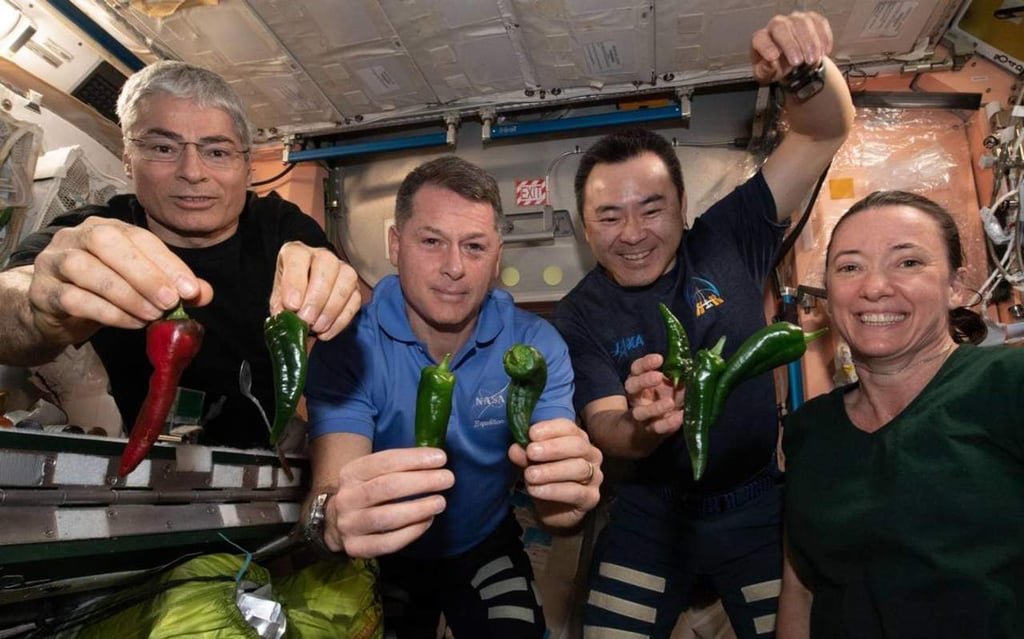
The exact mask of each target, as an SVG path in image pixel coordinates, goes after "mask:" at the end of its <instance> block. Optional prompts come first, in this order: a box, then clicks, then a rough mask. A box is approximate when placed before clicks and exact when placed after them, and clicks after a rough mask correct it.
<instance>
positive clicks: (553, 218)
mask: <svg viewBox="0 0 1024 639" xmlns="http://www.w3.org/2000/svg"><path fill="white" fill-rule="evenodd" d="M538 217H540V218H541V220H542V228H541V230H539V231H526V230H523V231H519V232H516V225H517V220H523V221H525V220H535V219H537V218H538ZM503 231H504V233H503V239H504V241H505V243H506V244H518V243H523V242H543V241H546V240H553V239H555V238H558V237H572V236H573V235H574V234H575V233H574V231H573V227H572V219H571V218H570V217H569V211H566V210H565V209H558V210H557V211H555V210H553V209H552V207H551V206H550V205H547V206H545V207H544V209H543V210H542V211H528V212H525V213H507V214H505V226H504V228H503Z"/></svg>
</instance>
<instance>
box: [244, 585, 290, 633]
mask: <svg viewBox="0 0 1024 639" xmlns="http://www.w3.org/2000/svg"><path fill="white" fill-rule="evenodd" d="M261 590H262V589H261ZM257 592H258V591H257ZM236 603H237V605H238V609H239V610H240V611H241V612H242V617H243V618H244V619H245V621H246V623H248V624H249V625H250V626H252V627H253V629H254V630H255V631H256V632H257V633H258V634H259V636H260V637H262V639H281V638H282V637H284V631H285V628H287V626H288V618H287V617H285V615H284V609H283V608H282V607H281V604H279V603H278V602H276V601H274V600H273V599H270V598H268V597H265V596H262V595H258V594H255V593H249V592H242V593H239V595H238V597H237V599H236Z"/></svg>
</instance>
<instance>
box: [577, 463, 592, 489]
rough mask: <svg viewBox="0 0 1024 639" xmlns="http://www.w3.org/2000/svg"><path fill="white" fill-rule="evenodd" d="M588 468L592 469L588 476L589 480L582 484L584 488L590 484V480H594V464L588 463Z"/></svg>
mask: <svg viewBox="0 0 1024 639" xmlns="http://www.w3.org/2000/svg"><path fill="white" fill-rule="evenodd" d="M587 468H589V469H590V472H589V473H588V474H587V478H586V479H584V480H583V481H581V482H580V483H581V484H583V485H584V486H586V485H587V484H589V483H590V480H591V479H593V478H594V464H592V463H590V462H587Z"/></svg>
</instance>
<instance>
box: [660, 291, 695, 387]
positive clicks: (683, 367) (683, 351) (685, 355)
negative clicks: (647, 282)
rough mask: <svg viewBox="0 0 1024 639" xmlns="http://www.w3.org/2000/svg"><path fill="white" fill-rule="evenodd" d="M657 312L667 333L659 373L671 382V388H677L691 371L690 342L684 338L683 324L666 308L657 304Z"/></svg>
mask: <svg viewBox="0 0 1024 639" xmlns="http://www.w3.org/2000/svg"><path fill="white" fill-rule="evenodd" d="M658 310H659V311H661V317H662V319H664V320H665V330H666V331H667V332H668V351H667V352H666V353H665V361H664V362H663V363H662V365H661V372H662V373H663V374H664V375H665V377H667V378H669V379H670V380H671V381H672V385H673V386H675V387H676V388H679V382H683V381H686V378H687V376H689V374H690V371H691V370H693V355H692V354H691V353H690V340H689V339H687V337H686V330H685V329H683V323H682V322H680V321H679V318H677V317H676V316H675V315H673V314H672V311H670V310H669V308H668V307H667V306H665V305H664V304H662V303H660V302H659V303H658Z"/></svg>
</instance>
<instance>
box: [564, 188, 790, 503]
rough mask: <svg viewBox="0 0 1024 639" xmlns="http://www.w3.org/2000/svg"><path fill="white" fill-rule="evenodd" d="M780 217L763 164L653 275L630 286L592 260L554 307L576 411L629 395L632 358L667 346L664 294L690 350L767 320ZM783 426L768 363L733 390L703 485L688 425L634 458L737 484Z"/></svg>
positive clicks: (639, 469) (655, 469)
mask: <svg viewBox="0 0 1024 639" xmlns="http://www.w3.org/2000/svg"><path fill="white" fill-rule="evenodd" d="M776 217H777V215H776V211H775V200H774V198H773V197H772V194H771V191H770V190H769V189H768V185H767V183H766V182H765V181H764V177H763V176H762V175H761V173H758V174H757V175H755V176H754V177H752V178H751V179H750V180H748V181H747V182H746V183H744V184H742V185H740V186H739V187H737V188H736V189H735V190H734V191H733V192H732V193H730V194H729V195H727V196H726V197H724V198H723V199H721V200H720V201H718V202H717V203H716V204H715V205H714V206H712V207H711V208H710V209H708V211H707V212H705V213H704V214H703V215H701V216H700V217H698V218H697V220H696V222H695V223H694V225H693V228H692V229H691V230H689V231H687V232H686V233H685V234H684V236H683V241H682V243H681V244H680V247H679V253H678V259H677V260H676V265H675V267H674V268H673V269H672V270H671V271H670V272H669V273H666V274H665V275H663V276H661V277H660V278H658V279H657V280H656V281H655V282H653V283H652V284H650V285H648V286H643V287H635V288H623V287H621V286H619V285H618V284H616V283H615V282H614V281H613V280H612V279H611V278H610V277H609V276H608V275H607V273H606V272H605V271H604V269H603V268H602V267H600V266H598V267H595V268H594V269H593V270H591V271H590V272H589V273H588V274H587V275H586V276H585V277H584V278H583V280H581V281H580V283H579V284H578V285H577V286H576V287H575V288H574V289H573V290H572V291H570V292H569V294H568V295H566V296H565V298H564V299H563V300H562V301H561V302H560V303H559V304H558V306H557V307H556V309H555V312H554V315H553V317H552V322H553V323H554V324H555V326H556V328H558V330H559V331H560V332H561V333H562V336H563V337H564V338H565V341H566V342H567V343H568V345H569V353H570V355H571V357H572V363H573V371H574V373H575V377H576V393H575V396H574V403H575V405H576V410H577V412H579V413H580V414H582V411H583V408H584V407H585V406H586V405H587V404H589V403H590V402H592V401H594V400H597V399H601V398H603V397H609V396H612V395H625V389H624V387H623V383H624V382H625V380H626V378H627V377H628V376H629V367H630V364H631V363H632V362H633V361H634V360H635V359H637V358H639V357H642V356H644V355H647V354H649V353H664V352H665V351H666V350H667V336H666V333H665V325H664V322H663V320H662V318H661V314H660V313H659V312H658V302H664V303H665V304H666V305H667V306H669V308H671V309H672V312H673V313H675V314H676V316H677V317H679V319H680V321H682V323H683V327H684V328H685V329H686V333H687V336H688V337H689V341H690V348H691V349H693V351H697V350H698V349H700V348H711V347H712V346H714V344H715V342H716V341H717V340H718V338H719V337H720V336H722V335H725V336H726V342H725V348H724V350H723V356H724V357H726V358H727V357H728V356H729V355H731V354H732V353H733V352H734V351H735V350H736V349H737V348H738V347H739V346H740V344H742V343H743V341H744V340H745V339H746V338H747V337H748V336H750V334H752V333H753V332H755V331H757V330H758V329H760V328H762V327H763V326H765V314H764V286H765V281H766V279H767V277H768V276H769V274H770V271H771V268H772V266H773V265H774V263H775V259H776V254H777V252H778V249H779V246H780V244H781V241H782V237H783V235H784V232H785V229H786V227H787V225H786V224H780V223H778V222H776ZM777 436H778V413H777V409H776V399H775V386H774V380H773V378H772V375H771V373H765V374H764V375H761V376H759V377H757V378H755V379H751V380H749V381H746V382H744V383H742V384H740V385H738V386H737V387H736V389H735V390H734V391H733V392H732V394H731V395H730V397H729V400H728V402H727V404H726V406H725V410H724V411H723V413H722V416H721V418H720V419H719V421H718V422H717V424H716V425H715V426H714V427H713V428H712V430H711V433H710V437H709V438H710V449H709V452H708V467H707V470H706V471H705V473H704V476H703V477H702V479H701V480H700V483H699V485H695V484H694V482H693V471H692V469H691V465H690V460H689V456H688V455H687V452H686V444H685V442H684V440H683V438H682V434H681V432H680V433H676V434H675V435H673V436H671V437H670V438H668V439H667V440H665V441H664V442H662V444H661V445H660V446H659V447H658V448H657V449H656V450H655V451H654V453H652V454H651V456H650V457H648V458H646V459H645V460H643V461H642V462H641V463H637V464H635V471H636V472H635V475H634V479H635V480H636V481H641V482H651V483H668V484H670V485H675V486H678V487H679V488H680V489H681V490H683V491H684V492H693V493H708V492H718V491H721V490H725V489H728V488H732V487H734V486H737V485H739V484H741V483H742V482H744V481H745V480H746V479H749V478H750V477H751V476H752V475H754V474H755V473H756V472H757V471H759V470H761V469H762V468H764V467H765V466H766V465H767V464H768V463H769V462H770V460H771V458H772V455H773V454H774V451H775V444H776V440H777Z"/></svg>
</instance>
